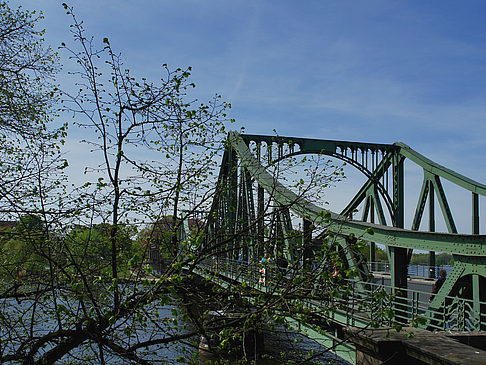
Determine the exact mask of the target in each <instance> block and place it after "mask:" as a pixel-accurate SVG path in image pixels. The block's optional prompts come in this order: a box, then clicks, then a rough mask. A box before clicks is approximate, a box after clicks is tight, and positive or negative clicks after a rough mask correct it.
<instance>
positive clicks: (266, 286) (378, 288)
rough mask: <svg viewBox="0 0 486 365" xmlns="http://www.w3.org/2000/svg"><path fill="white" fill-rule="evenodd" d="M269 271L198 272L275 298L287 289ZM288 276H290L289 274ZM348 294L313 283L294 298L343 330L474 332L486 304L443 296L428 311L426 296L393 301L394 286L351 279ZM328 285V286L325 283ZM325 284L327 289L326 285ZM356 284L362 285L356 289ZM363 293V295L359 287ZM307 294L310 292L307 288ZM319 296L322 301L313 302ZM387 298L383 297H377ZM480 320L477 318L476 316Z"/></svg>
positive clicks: (251, 267) (245, 267)
mask: <svg viewBox="0 0 486 365" xmlns="http://www.w3.org/2000/svg"><path fill="white" fill-rule="evenodd" d="M266 267H267V269H268V271H266V272H265V280H264V281H263V282H262V281H261V277H262V276H261V275H262V274H261V273H260V270H261V268H262V266H261V265H259V264H258V263H256V262H254V261H253V262H244V261H238V260H232V259H228V258H221V257H218V258H213V259H208V260H206V261H204V262H201V263H199V264H198V268H199V269H201V270H202V272H204V273H205V274H206V275H207V276H210V277H213V278H215V277H216V276H215V275H217V276H218V277H226V278H227V279H231V280H232V281H239V282H245V283H246V284H247V285H249V286H251V287H254V288H256V289H258V290H261V291H266V292H267V293H268V292H270V293H272V292H274V293H280V290H279V285H288V282H286V281H285V276H283V277H282V279H281V280H279V281H277V280H276V279H275V278H276V276H275V272H280V271H279V269H278V268H277V267H276V266H275V265H267V266H266ZM287 275H291V273H290V272H288V273H287ZM343 282H344V283H345V284H346V285H349V287H350V290H348V291H342V292H343V293H344V292H346V294H343V295H342V296H336V297H333V298H329V297H328V296H326V295H322V294H325V293H323V292H322V290H326V289H327V290H330V289H332V287H325V286H322V284H320V283H314V290H313V291H312V292H313V296H312V298H308V299H306V298H304V299H302V298H298V299H296V300H299V301H301V303H302V304H304V305H305V306H306V307H307V308H309V309H316V310H319V312H320V313H323V312H325V311H326V310H328V309H329V308H330V307H332V306H333V307H334V310H332V311H329V312H328V313H329V316H331V318H332V319H333V320H334V321H336V322H340V323H342V322H343V321H345V322H346V323H342V324H346V325H353V326H358V327H359V326H367V325H369V323H370V321H380V322H379V323H380V325H390V324H391V323H392V322H398V323H406V322H411V321H417V320H418V319H419V318H422V319H424V320H426V322H424V321H418V322H417V323H418V324H419V326H420V327H422V328H427V329H430V330H450V331H476V330H478V329H480V328H486V318H484V317H486V316H484V315H481V314H480V313H477V312H476V306H478V305H479V306H483V305H486V302H477V303H475V302H474V301H473V300H472V299H467V298H458V297H451V296H446V297H445V301H446V303H448V305H447V306H442V307H440V308H438V309H434V308H431V307H429V297H430V295H431V293H430V292H425V291H420V290H412V289H400V291H402V292H403V293H405V296H404V297H403V296H401V297H400V298H399V299H398V300H397V301H394V300H393V296H391V294H392V293H394V292H395V289H394V288H393V286H390V285H385V284H381V283H373V282H366V283H365V282H359V281H357V280H354V279H343ZM327 284H330V283H327ZM327 284H326V285H327ZM359 284H364V285H361V286H360V288H358V286H359ZM363 287H364V288H365V290H362V288H363ZM306 289H309V290H311V288H306ZM319 293H321V295H322V298H323V299H322V300H319V299H317V297H318V295H319ZM380 293H386V296H383V295H380V297H381V299H380V300H378V299H377V294H380ZM386 308H394V309H395V310H394V311H393V312H394V315H395V317H394V318H387V317H383V316H382V315H381V314H382V313H383V311H384V309H386ZM478 315H479V317H478Z"/></svg>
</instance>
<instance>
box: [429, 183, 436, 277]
mask: <svg viewBox="0 0 486 365" xmlns="http://www.w3.org/2000/svg"><path fill="white" fill-rule="evenodd" d="M429 185H430V187H429V232H435V197H434V185H433V184H432V182H431V181H429ZM429 278H435V251H429Z"/></svg>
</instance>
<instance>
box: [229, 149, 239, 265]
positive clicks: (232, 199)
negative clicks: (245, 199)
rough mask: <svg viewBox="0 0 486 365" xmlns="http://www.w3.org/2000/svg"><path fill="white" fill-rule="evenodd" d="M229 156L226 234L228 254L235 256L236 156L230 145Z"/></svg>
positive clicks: (231, 256)
mask: <svg viewBox="0 0 486 365" xmlns="http://www.w3.org/2000/svg"><path fill="white" fill-rule="evenodd" d="M229 153H230V156H229V157H230V158H229V160H228V186H227V189H228V190H227V194H228V195H227V196H228V211H227V214H228V217H227V234H228V237H227V239H228V242H229V252H228V256H229V257H230V258H235V257H236V255H237V252H236V248H237V247H236V246H237V245H236V229H237V228H236V216H237V212H238V206H237V204H238V156H237V154H236V151H235V150H234V149H233V148H231V147H230V149H229Z"/></svg>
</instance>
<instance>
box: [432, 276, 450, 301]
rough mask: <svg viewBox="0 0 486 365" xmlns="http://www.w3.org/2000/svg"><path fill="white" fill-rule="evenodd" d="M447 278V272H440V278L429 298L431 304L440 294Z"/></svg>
mask: <svg viewBox="0 0 486 365" xmlns="http://www.w3.org/2000/svg"><path fill="white" fill-rule="evenodd" d="M446 276H447V271H445V270H440V272H439V278H438V279H437V280H436V282H435V283H434V287H433V288H432V295H431V296H430V298H429V302H431V301H432V299H434V295H435V294H437V293H438V292H439V290H440V288H441V287H442V285H443V284H444V281H445V279H446Z"/></svg>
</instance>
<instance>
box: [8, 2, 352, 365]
mask: <svg viewBox="0 0 486 365" xmlns="http://www.w3.org/2000/svg"><path fill="white" fill-rule="evenodd" d="M64 7H65V9H66V10H67V13H68V14H69V15H71V16H72V19H73V27H72V28H71V29H72V33H73V36H74V41H75V45H74V46H72V47H71V46H67V45H63V47H62V48H63V50H64V51H66V52H68V54H69V55H70V57H71V59H72V60H73V61H74V62H76V63H77V65H78V67H79V71H78V72H75V73H74V74H73V75H72V76H73V78H76V79H77V80H78V84H77V85H78V87H79V90H78V91H76V92H74V93H73V92H68V91H66V92H64V93H63V99H64V105H65V110H66V111H69V112H71V113H72V114H73V115H74V117H75V123H76V125H77V126H79V127H81V128H86V129H87V131H88V132H90V133H91V132H92V133H95V137H92V134H90V133H88V137H87V138H86V143H87V146H88V147H89V148H90V149H91V151H92V155H90V156H95V155H96V153H97V154H98V156H99V160H97V161H99V162H98V163H97V164H96V165H95V166H91V167H90V168H89V169H88V174H87V178H88V181H86V183H84V184H83V185H82V186H80V187H78V188H77V189H75V190H74V191H73V192H70V195H69V196H67V195H66V196H64V197H62V198H60V199H57V200H55V199H56V198H57V196H56V195H55V194H54V195H53V193H54V192H55V188H56V186H57V185H56V184H54V185H52V182H53V181H51V180H49V177H48V176H47V174H45V172H48V171H50V169H57V168H60V167H62V166H63V165H62V164H61V165H59V164H58V163H59V162H61V160H58V159H57V155H55V154H52V155H50V156H51V158H49V159H47V160H46V161H48V162H49V164H48V165H47V166H44V165H42V164H41V165H39V168H40V169H38V170H35V171H37V172H38V173H36V174H32V176H33V177H35V178H36V179H37V180H36V181H37V184H36V185H35V186H36V187H37V189H38V190H37V192H36V194H33V192H32V194H33V195H32V198H35V199H32V201H33V203H31V204H34V205H36V204H37V206H39V207H40V208H41V209H39V212H40V214H39V220H40V222H41V226H42V227H43V235H42V240H41V241H40V242H39V243H38V244H37V245H36V246H35V247H36V249H35V250H34V251H33V253H32V254H33V261H35V262H40V263H42V264H41V265H39V267H38V271H39V273H38V275H37V276H36V278H35V279H36V280H35V281H31V282H28V283H27V282H23V281H21V280H18V278H17V277H15V275H13V276H12V277H10V278H8V280H5V281H4V282H2V285H3V286H2V287H1V292H0V300H1V301H2V304H3V305H2V306H1V308H2V312H1V313H0V314H1V315H0V328H1V331H2V334H1V339H2V343H1V344H0V361H2V362H7V363H8V362H23V363H24V364H54V363H57V362H60V361H66V362H70V361H72V362H76V361H80V359H82V361H83V362H85V363H101V364H106V363H110V362H116V363H122V362H126V363H139V364H150V363H153V362H161V361H167V362H168V361H169V360H171V359H161V356H162V355H161V354H160V353H157V351H158V350H160V349H161V348H163V347H164V346H168V345H169V344H172V343H174V342H177V343H179V344H180V345H181V346H182V347H184V346H186V348H187V349H189V350H188V352H186V353H185V352H183V350H184V349H182V350H181V351H182V352H181V353H182V354H183V355H188V356H189V355H191V354H193V353H194V345H195V342H197V340H198V338H199V336H200V335H203V336H205V337H211V334H217V337H218V338H219V341H220V344H219V345H220V347H221V348H227V347H228V346H230V345H231V344H232V342H231V341H232V339H235V338H238V337H245V336H247V335H248V333H249V331H250V330H254V329H255V328H256V327H257V324H258V323H259V322H261V321H262V319H263V318H264V317H270V318H271V319H272V320H273V323H275V324H280V323H284V322H285V316H286V315H289V314H290V313H294V314H295V313H297V314H298V315H299V316H302V318H304V317H306V318H311V317H312V315H313V314H315V313H312V312H311V311H309V310H307V308H305V306H303V305H302V304H299V302H298V301H295V298H299V296H304V295H308V294H309V293H310V292H312V289H313V285H314V283H315V282H320V283H321V284H322V288H319V289H320V292H319V294H316V298H317V299H320V300H323V299H330V298H332V296H333V295H337V293H340V292H344V294H346V293H347V292H346V290H349V288H348V287H347V286H346V284H345V283H344V282H343V281H342V280H341V279H343V278H344V277H346V276H352V275H354V273H353V272H352V270H349V267H346V265H345V261H344V260H343V259H342V256H343V252H342V250H341V251H340V250H339V249H338V247H337V245H336V244H335V237H331V235H328V236H325V237H323V238H322V239H321V240H320V242H315V243H316V245H315V247H314V249H312V247H310V246H309V242H308V240H307V239H306V238H305V235H306V229H307V228H306V227H307V226H306V227H304V229H303V231H304V232H303V233H304V237H303V238H301V239H295V238H296V237H294V236H296V235H298V234H299V233H298V231H297V230H293V231H290V233H287V234H285V235H282V232H281V229H280V228H278V220H279V219H281V218H278V217H279V216H280V215H281V214H286V213H285V212H287V211H288V210H289V209H290V208H291V206H292V204H294V203H296V202H297V201H298V199H299V198H296V200H295V201H294V202H291V203H290V204H288V205H287V206H280V205H278V204H275V203H274V201H273V200H272V198H273V197H272V196H270V197H269V198H270V199H268V202H267V203H266V204H265V205H264V206H262V207H261V208H262V209H259V213H258V214H259V215H260V216H259V220H258V221H257V223H251V224H256V225H257V226H258V229H256V228H257V227H255V226H248V225H246V226H245V224H244V222H241V221H239V220H236V219H235V220H232V222H233V223H234V225H233V228H231V229H233V230H232V231H230V230H226V231H225V229H226V228H228V227H226V226H229V224H228V223H227V222H226V223H225V222H223V223H222V227H223V228H225V229H223V230H221V232H223V233H222V234H221V235H220V236H218V235H217V236H211V235H210V234H208V232H209V231H208V229H209V226H210V224H212V222H214V220H218V219H219V220H221V219H223V218H225V217H224V216H223V215H220V214H219V210H218V209H217V207H221V208H222V209H227V210H228V212H230V213H233V212H236V211H235V209H238V208H235V206H234V205H231V204H233V203H234V200H233V201H232V203H231V204H229V203H228V202H229V201H231V199H233V198H234V196H232V195H231V194H232V193H234V191H233V188H235V187H236V188H237V187H238V185H239V186H240V187H241V186H243V185H245V184H246V182H247V181H248V177H247V176H246V177H245V176H244V175H241V174H240V175H239V176H240V177H242V179H241V182H238V181H236V180H235V179H233V177H234V173H237V169H238V168H239V167H238V166H232V167H231V168H229V167H223V169H222V171H221V172H220V176H219V177H217V176H216V172H215V168H217V161H218V159H217V158H216V157H218V156H221V154H222V152H223V150H224V149H225V148H226V147H227V145H225V142H224V140H225V138H226V137H227V136H226V133H225V128H224V125H225V122H226V121H227V119H228V117H227V115H226V113H227V109H228V108H229V107H230V105H229V104H227V103H225V102H223V101H221V98H220V97H219V96H218V95H217V96H215V97H214V98H213V99H211V100H210V101H209V102H208V103H206V104H200V103H199V102H198V101H197V100H193V99H191V97H190V90H191V89H192V88H193V87H194V84H192V83H191V82H190V80H189V77H190V71H191V69H190V68H187V69H176V70H173V71H172V70H170V68H169V67H168V66H167V65H164V66H163V73H164V74H163V77H162V79H161V80H160V81H159V82H158V83H152V82H149V81H148V80H146V79H140V80H138V79H136V78H135V77H134V76H132V74H131V73H130V71H128V70H127V69H125V68H124V65H123V63H122V61H121V56H120V55H119V54H118V53H116V52H115V51H114V50H113V48H112V46H111V44H110V42H109V40H108V39H107V38H104V39H103V42H102V45H101V48H99V47H98V46H97V43H96V40H95V39H94V38H93V37H89V36H87V35H86V32H85V30H84V28H83V25H82V22H79V21H78V20H77V18H76V17H75V16H74V15H73V9H72V8H70V7H69V6H67V5H64ZM27 18H28V17H27ZM34 23H35V22H34ZM29 24H30V23H29ZM34 34H38V33H35V32H34ZM9 42H13V43H15V42H18V40H16V39H12V40H10V41H9ZM25 85H27V86H28V85H29V79H27V80H26V81H25ZM46 117H47V119H49V116H48V115H47V114H46ZM41 125H42V123H41ZM41 130H42V128H41ZM39 133H41V134H40V136H45V135H46V134H42V133H43V132H39ZM63 133H64V130H61V131H56V132H54V135H55V136H62V135H63ZM41 140H42V138H41ZM58 143H59V142H56V141H55V140H54V142H53V144H52V146H53V148H54V151H56V150H57V148H56V146H58ZM24 147H25V146H24V145H22V146H19V149H18V151H19V152H21V153H24V150H25V149H24ZM270 150H271V148H268V149H267V152H268V151H270ZM32 156H34V155H32ZM265 157H268V160H269V164H268V166H267V167H268V168H269V169H271V170H273V171H274V173H275V175H276V176H277V178H279V179H280V178H282V179H284V180H285V179H287V180H288V183H289V185H290V186H291V187H292V188H293V189H294V191H295V192H296V194H297V197H302V196H303V195H309V194H310V195H311V196H315V197H320V196H321V194H320V192H322V189H324V188H325V187H326V186H327V185H328V184H330V183H333V182H335V181H338V178H339V177H340V176H341V174H342V170H341V168H340V167H339V166H334V165H332V164H330V163H328V162H326V161H324V164H323V165H321V167H312V166H311V165H308V164H307V163H308V160H306V159H305V158H304V159H303V160H296V159H289V160H286V161H282V162H279V161H275V160H272V158H271V156H270V155H268V156H265ZM225 158H227V157H225ZM229 160H230V159H228V161H229ZM7 161H14V160H13V159H10V160H8V159H7ZM225 162H227V161H225ZM317 162H318V165H319V161H317ZM321 162H322V161H321ZM12 163H13V162H12ZM223 166H226V165H225V163H223ZM32 171H33V170H29V169H28V170H27V173H29V174H30V173H32ZM302 171H304V172H308V175H309V179H308V181H304V179H303V178H300V175H298V174H299V172H302ZM296 174H297V175H296ZM29 176H30V175H29ZM296 176H297V179H295V177H296ZM250 180H251V179H250ZM17 181H19V182H20V181H22V182H25V181H29V180H28V179H26V180H22V179H19V180H17ZM71 196H73V197H74V198H73V200H71V198H70V197H71ZM20 198H21V199H20ZM24 198H25V196H20V195H19V199H20V201H21V203H22V206H23V207H24V208H25V205H26V203H24V201H23V200H24ZM227 198H228V199H229V200H225V199H227ZM54 200H55V201H57V202H58V206H57V208H58V209H57V212H58V214H57V215H54V210H51V211H49V210H48V209H46V204H45V202H48V201H51V202H53V201H54ZM19 204H20V203H19ZM53 206H54V205H53ZM210 209H211V215H209V216H208V215H207V211H209V210H210ZM24 210H25V209H24ZM201 211H202V212H204V211H206V213H201ZM200 215H203V216H205V217H206V218H207V219H206V221H205V222H204V223H205V224H204V225H203V226H202V225H201V226H200V225H199V224H196V227H197V229H195V230H193V231H192V232H187V231H185V230H184V228H185V227H187V226H190V224H187V223H190V220H192V222H195V221H196V222H199V221H200V218H199V216H200ZM323 215H325V212H323ZM168 216H170V217H171V219H170V220H167V222H168V230H164V233H165V232H168V234H167V237H168V238H169V239H168V240H165V241H164V244H166V246H167V250H166V253H167V256H168V258H170V260H171V262H170V264H169V265H167V266H166V268H165V270H163V271H162V272H161V273H160V275H159V276H158V277H157V278H153V279H152V278H148V277H147V276H146V275H145V273H144V270H141V268H143V265H144V264H145V262H146V259H147V258H148V248H149V246H148V245H141V246H138V247H135V248H134V247H133V244H134V242H133V240H132V232H134V231H135V227H136V226H139V227H143V228H145V229H147V230H148V231H145V236H148V237H149V239H148V241H149V242H150V241H151V238H157V235H159V234H160V232H157V227H158V224H157V222H161V220H163V219H164V217H168ZM54 217H55V219H54ZM286 217H287V216H286ZM260 223H261V224H260ZM324 231H325V227H324V228H323V233H324ZM218 234H219V233H218ZM262 234H263V236H262ZM286 235H287V236H288V237H285V236H286ZM167 237H166V238H167ZM261 237H263V240H262V241H258V240H259V239H260V238H261ZM282 237H284V238H294V239H295V241H296V242H299V243H298V244H297V246H296V248H298V251H299V252H298V254H297V255H296V256H294V257H293V258H292V260H290V261H287V267H286V268H285V269H286V270H287V269H288V273H289V275H284V271H283V267H282V265H277V266H275V264H274V266H271V265H270V266H268V267H266V268H268V270H269V271H268V272H269V274H268V276H267V277H266V280H267V281H266V285H268V287H269V288H272V290H271V291H270V290H268V291H259V290H256V289H255V288H253V287H250V286H248V283H246V284H245V281H243V282H242V283H241V284H236V283H232V285H233V286H232V289H233V291H232V292H231V296H230V297H229V298H228V295H227V293H226V292H224V291H222V290H221V288H218V287H217V286H214V285H211V284H210V283H209V282H208V281H205V280H202V279H200V280H197V279H195V276H194V275H193V274H194V273H195V272H196V270H198V268H202V267H205V263H207V262H208V261H209V262H210V263H211V264H210V265H206V266H209V267H210V268H211V270H210V271H209V272H210V273H212V274H214V275H216V276H217V275H218V271H217V270H219V269H221V268H222V267H223V266H216V270H215V269H214V267H215V266H214V264H216V265H218V264H220V265H223V264H225V265H226V264H227V263H229V262H230V261H228V260H227V259H231V258H235V259H236V258H237V253H238V252H239V251H243V250H244V249H245V247H246V246H247V239H251V238H253V239H254V240H256V241H258V243H257V244H256V245H255V246H256V249H257V251H256V252H259V251H258V250H268V251H271V257H273V259H274V263H276V262H277V260H276V259H277V258H280V257H282V255H283V251H280V250H279V249H278V247H279V246H278V245H277V244H276V243H278V240H280V239H282ZM355 246H357V244H356V239H350V240H349V249H350V250H351V251H353V252H354V251H355V248H356V247H355ZM274 247H277V249H273V248H274ZM309 249H311V250H309ZM310 251H312V253H310ZM235 255H236V256H235ZM313 256H315V257H316V259H318V262H319V267H318V268H317V270H314V269H313V268H312V266H310V265H309V264H310V263H311V261H312V260H311V261H309V260H310V259H312V257H313ZM247 258H248V257H247ZM225 259H226V260H227V261H225ZM257 260H258V257H257V256H255V257H253V258H252V260H250V261H248V262H247V264H248V265H249V267H250V268H251V269H252V270H254V269H255V268H257V267H258V266H256V265H257ZM3 264H4V267H5V266H7V265H9V264H10V263H9V262H8V261H7V262H4V263H3ZM302 265H303V266H302ZM326 265H328V266H329V265H330V266H331V267H333V268H334V267H336V268H338V269H339V276H338V275H331V271H330V270H329V268H328V267H326ZM301 268H303V269H302V270H300V269H301ZM252 272H253V271H252ZM254 273H255V274H257V271H256V269H255V270H254ZM270 273H272V274H271V275H270ZM216 276H215V277H216ZM336 276H337V278H336ZM4 279H5V277H4ZM194 283H195V284H194ZM191 284H192V286H191ZM194 285H197V289H206V290H207V292H204V291H199V290H198V291H195V290H193V288H194ZM323 288H325V289H326V290H323ZM281 290H283V291H284V292H283V293H284V294H285V295H282V292H281ZM312 293H313V292H312ZM177 298H180V299H177ZM340 298H341V299H342V300H344V299H343V297H342V296H341V297H340ZM13 301H16V302H17V303H18V305H16V306H9V304H11V303H13ZM329 303H330V304H329V308H328V309H327V310H329V311H332V310H333V309H334V308H335V307H336V305H337V304H336V301H329ZM176 304H179V305H180V306H182V307H184V310H179V309H178V308H177V307H175V305H176ZM235 305H237V306H236V307H235ZM168 306H171V308H170V311H169V313H168V314H164V313H167V312H168V309H167V308H168ZM250 307H251V308H250ZM219 308H224V309H238V310H239V311H240V315H238V316H237V317H234V318H230V319H228V318H224V319H221V318H216V319H214V318H213V319H209V320H208V319H205V318H204V316H202V314H204V312H206V311H207V309H219ZM189 322H190V323H191V325H190V326H189V325H188V323H189ZM172 360H175V359H172ZM187 361H189V360H187Z"/></svg>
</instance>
